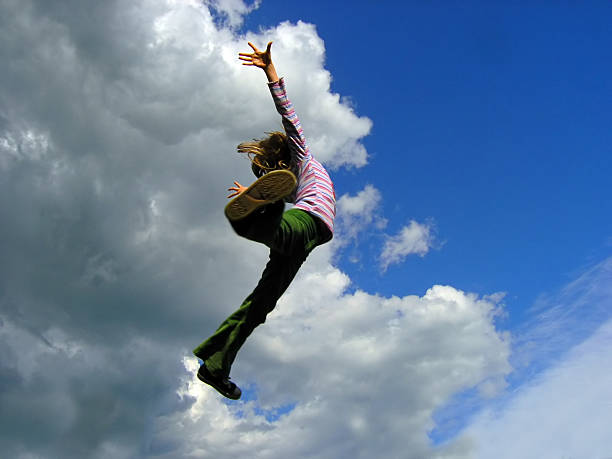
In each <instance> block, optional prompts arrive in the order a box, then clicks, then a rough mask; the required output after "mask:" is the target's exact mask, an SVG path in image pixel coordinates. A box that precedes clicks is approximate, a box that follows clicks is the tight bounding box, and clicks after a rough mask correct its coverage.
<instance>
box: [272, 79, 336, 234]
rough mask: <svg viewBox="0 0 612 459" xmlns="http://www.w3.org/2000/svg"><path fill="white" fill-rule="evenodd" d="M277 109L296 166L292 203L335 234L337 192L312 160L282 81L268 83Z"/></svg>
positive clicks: (320, 168) (315, 161)
mask: <svg viewBox="0 0 612 459" xmlns="http://www.w3.org/2000/svg"><path fill="white" fill-rule="evenodd" d="M268 86H269V88H270V92H271V93H272V98H273V99H274V104H275V105H276V110H277V111H278V113H280V115H281V116H282V117H283V127H284V128H285V133H286V134H287V139H288V141H289V150H290V152H291V156H292V161H293V162H294V163H295V164H296V166H297V171H298V173H297V180H298V185H297V189H296V191H295V194H294V195H295V198H294V199H293V202H294V203H295V207H296V208H298V209H302V210H305V211H306V212H309V213H311V214H312V215H314V216H316V217H318V218H319V219H320V220H321V221H322V222H323V223H325V225H326V226H327V227H328V228H329V230H330V232H331V235H333V233H334V218H335V217H336V193H335V191H334V184H333V183H332V181H331V178H330V177H329V174H328V173H327V171H326V170H325V168H324V167H323V166H322V165H321V163H320V162H319V161H317V160H316V159H314V157H313V156H312V154H311V153H310V150H309V148H308V145H307V144H306V139H305V138H304V133H303V130H302V125H301V124H300V120H299V118H298V117H297V115H296V113H295V110H294V108H293V104H292V103H291V101H290V100H289V99H288V98H287V92H286V90H285V82H284V80H283V78H281V79H280V80H278V81H275V82H273V83H268Z"/></svg>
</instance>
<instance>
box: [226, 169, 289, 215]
mask: <svg viewBox="0 0 612 459" xmlns="http://www.w3.org/2000/svg"><path fill="white" fill-rule="evenodd" d="M296 186H297V179H296V178H295V175H293V173H292V172H290V171H287V170H280V171H272V172H268V173H267V174H266V175H264V176H263V177H260V178H259V179H257V180H256V181H255V182H254V183H253V184H252V185H251V186H250V187H248V188H247V189H246V190H245V191H244V192H243V193H241V194H239V195H238V196H236V197H235V198H234V199H232V200H231V201H230V202H229V203H228V204H227V206H225V216H226V217H227V218H228V219H229V220H231V221H237V220H241V219H243V218H245V217H247V216H248V215H250V214H252V213H253V212H254V211H255V210H257V209H259V208H260V207H262V206H265V205H266V204H270V203H273V202H276V201H280V200H281V199H283V198H285V197H286V196H289V195H290V194H291V193H293V190H295V187H296Z"/></svg>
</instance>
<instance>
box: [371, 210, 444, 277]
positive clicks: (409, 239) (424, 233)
mask: <svg viewBox="0 0 612 459" xmlns="http://www.w3.org/2000/svg"><path fill="white" fill-rule="evenodd" d="M432 232H433V227H432V225H431V224H427V223H418V222H416V221H414V220H411V221H410V224H409V225H408V226H404V227H403V228H402V229H401V230H400V231H399V233H398V234H396V235H395V236H389V237H388V239H387V241H386V242H385V245H384V247H383V249H382V253H381V255H380V262H381V266H382V268H383V270H385V269H387V268H388V267H389V265H391V264H394V263H400V262H402V261H403V260H404V258H406V257H407V256H408V255H412V254H416V255H419V256H421V257H423V256H425V254H426V253H427V252H429V249H430V248H431V247H432V244H433V240H434V237H433V234H432Z"/></svg>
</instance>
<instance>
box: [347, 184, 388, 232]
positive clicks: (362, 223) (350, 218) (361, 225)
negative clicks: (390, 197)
mask: <svg viewBox="0 0 612 459" xmlns="http://www.w3.org/2000/svg"><path fill="white" fill-rule="evenodd" d="M381 201H382V195H381V193H380V191H379V190H378V189H377V188H376V187H374V186H373V185H366V186H365V187H364V189H363V190H361V191H359V192H357V193H356V194H355V195H354V196H352V195H350V194H348V193H346V194H343V195H342V196H340V198H338V201H337V218H338V237H339V238H340V239H342V242H341V244H345V243H347V242H349V241H350V240H355V239H356V238H357V236H358V235H359V233H361V232H362V231H364V230H365V229H366V228H367V227H369V226H370V225H374V226H376V227H377V228H378V229H382V228H384V227H385V225H386V224H387V221H386V219H384V218H383V217H382V216H381V215H380V212H379V207H380V203H381Z"/></svg>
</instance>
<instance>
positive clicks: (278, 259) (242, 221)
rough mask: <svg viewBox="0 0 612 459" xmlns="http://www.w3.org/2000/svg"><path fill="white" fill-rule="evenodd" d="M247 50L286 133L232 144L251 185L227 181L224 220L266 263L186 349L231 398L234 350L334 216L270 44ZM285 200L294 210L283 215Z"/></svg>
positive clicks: (236, 392)
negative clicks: (244, 160) (244, 159)
mask: <svg viewBox="0 0 612 459" xmlns="http://www.w3.org/2000/svg"><path fill="white" fill-rule="evenodd" d="M249 46H250V47H251V48H252V49H253V53H239V55H238V56H239V57H238V58H239V59H240V60H242V61H244V62H243V65H248V66H255V67H259V68H261V69H263V71H264V72H265V74H266V76H267V78H268V86H269V89H270V92H271V93H272V99H273V100H274V104H275V105H276V110H277V111H278V113H279V114H280V115H281V117H282V123H283V127H284V129H285V132H284V133H282V132H272V133H270V134H269V135H268V137H267V138H265V139H261V140H256V141H253V142H244V143H241V144H240V145H238V152H240V153H246V154H248V155H249V157H250V159H251V168H252V170H253V173H254V174H255V176H256V177H258V180H256V181H255V182H254V183H253V184H252V185H251V186H249V187H248V188H246V187H244V186H242V185H241V184H240V183H238V182H234V185H235V186H233V187H230V188H229V189H228V191H231V192H232V193H231V194H230V195H229V196H228V198H234V199H232V201H230V202H229V204H228V205H227V206H226V208H225V216H226V217H227V219H228V220H229V222H230V224H231V225H232V227H233V228H234V230H235V231H236V233H238V235H240V236H242V237H245V238H247V239H250V240H252V241H256V242H260V243H262V244H265V245H266V246H268V247H269V248H270V259H269V261H268V264H267V265H266V268H265V269H264V272H263V274H262V276H261V280H260V281H259V283H258V284H257V286H256V287H255V290H253V292H252V293H251V294H250V295H249V296H248V297H247V298H246V299H245V300H244V302H243V303H242V305H241V306H240V308H238V310H237V311H235V312H234V313H233V314H232V315H230V316H229V317H228V318H227V319H226V320H225V321H224V322H223V323H222V324H221V326H220V327H219V328H218V329H217V331H216V332H215V333H214V334H213V335H212V336H211V337H210V338H208V339H207V340H206V341H204V342H203V343H202V344H200V345H199V346H198V347H197V348H195V349H194V351H193V353H194V354H195V355H196V357H198V358H200V359H201V360H202V361H203V362H204V363H203V364H202V365H201V366H200V369H199V370H198V378H199V379H200V380H201V381H203V382H205V383H206V384H209V385H211V386H212V387H214V388H215V389H216V390H217V391H219V392H220V393H221V394H223V395H224V396H226V397H228V398H231V399H234V400H236V399H239V398H240V395H241V393H242V392H241V391H240V388H239V387H238V386H236V384H234V383H233V382H232V381H230V378H229V374H230V369H231V366H232V363H233V362H234V359H235V358H236V354H237V352H238V350H239V349H240V347H241V346H242V344H243V343H244V342H245V340H246V338H247V337H248V336H249V335H250V334H251V332H252V331H253V330H254V329H255V327H257V326H258V325H260V324H262V323H264V322H265V320H266V315H267V314H268V313H269V312H270V311H272V310H273V309H274V307H275V306H276V302H277V301H278V299H279V298H280V297H281V295H282V294H283V293H284V292H285V290H286V289H287V287H289V284H290V283H291V281H292V280H293V278H294V277H295V275H296V274H297V272H298V270H299V268H300V266H301V265H302V263H303V262H304V260H306V257H308V254H309V253H310V252H311V251H312V250H313V249H314V248H315V247H316V246H318V245H321V244H324V243H326V242H328V241H329V240H330V239H331V238H332V236H333V231H334V218H335V215H336V195H335V193H334V186H333V184H332V181H331V179H330V178H329V174H328V173H327V171H326V170H325V168H324V167H323V166H322V165H321V163H319V162H318V161H317V160H316V159H314V158H313V156H312V154H311V153H310V151H309V149H308V145H306V140H305V139H304V135H303V132H302V127H301V125H300V121H299V119H298V117H297V115H296V114H295V110H294V109H293V105H292V104H291V102H290V101H289V99H288V98H287V94H286V92H285V83H284V81H283V79H282V78H281V79H279V78H278V75H277V74H276V70H275V68H274V64H273V63H272V56H271V54H270V48H271V46H272V42H270V43H268V46H267V48H266V51H264V52H262V51H259V50H258V49H257V48H256V47H255V46H254V45H253V44H252V43H249ZM284 200H286V201H289V202H292V203H294V204H295V207H294V208H293V209H291V210H288V211H286V212H283V211H284V206H285V204H284V202H283V201H284Z"/></svg>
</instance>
